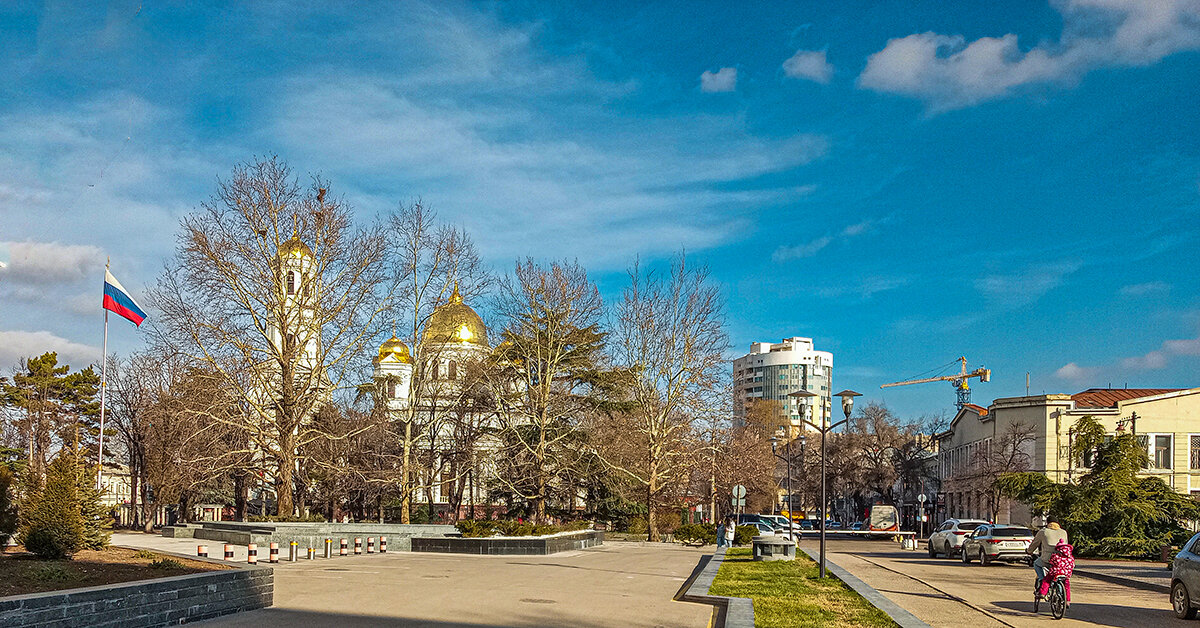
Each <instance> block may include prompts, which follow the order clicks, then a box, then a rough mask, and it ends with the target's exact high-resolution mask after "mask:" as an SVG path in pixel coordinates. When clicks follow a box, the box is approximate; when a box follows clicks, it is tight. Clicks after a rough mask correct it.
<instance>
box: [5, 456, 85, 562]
mask: <svg viewBox="0 0 1200 628" xmlns="http://www.w3.org/2000/svg"><path fill="white" fill-rule="evenodd" d="M79 475H80V473H79V469H78V467H77V465H76V462H75V458H74V456H67V455H60V456H58V457H57V458H55V459H54V461H53V462H51V463H50V467H49V468H48V469H47V470H46V484H45V486H37V485H36V484H35V483H33V482H31V483H30V484H31V486H30V487H29V489H28V491H27V495H26V498H25V501H24V503H23V504H22V505H21V541H22V543H24V545H25V549H27V550H29V551H31V552H33V553H34V554H37V555H38V556H40V557H42V558H51V559H59V558H67V557H69V556H71V555H72V554H74V553H75V552H76V551H78V550H79V549H80V548H82V547H83V546H84V541H85V538H84V537H85V523H84V519H83V513H82V505H81V503H80V495H79V486H78V480H79Z"/></svg>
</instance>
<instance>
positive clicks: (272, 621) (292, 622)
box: [194, 608, 611, 628]
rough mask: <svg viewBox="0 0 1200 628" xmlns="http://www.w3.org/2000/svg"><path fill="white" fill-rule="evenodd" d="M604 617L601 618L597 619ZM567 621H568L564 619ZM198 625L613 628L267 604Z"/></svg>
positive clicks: (264, 627) (575, 620) (539, 620)
mask: <svg viewBox="0 0 1200 628" xmlns="http://www.w3.org/2000/svg"><path fill="white" fill-rule="evenodd" d="M598 621H602V620H598ZM564 622H567V623H564ZM194 625H196V626H206V627H212V628H217V627H218V626H219V627H222V628H224V627H229V628H232V627H236V626H247V627H249V626H253V627H254V628H274V627H276V626H289V627H290V626H334V627H336V628H383V627H385V626H389V627H393V628H394V627H397V626H399V627H402V628H560V627H561V626H566V625H570V626H572V627H577V628H611V624H606V623H580V622H579V621H578V618H570V619H568V618H565V617H564V618H560V619H558V620H554V619H548V618H545V617H538V618H532V617H531V618H527V619H522V620H517V621H515V622H513V621H509V622H505V623H496V624H480V623H474V622H459V621H447V620H440V619H417V618H412V617H378V616H368V615H351V614H347V613H328V612H316V611H299V610H285V609H279V608H267V609H263V610H259V611H250V612H248V613H238V614H237V615H228V616H225V617H218V618H216V619H210V620H208V621H202V622H196V623H195V624H194Z"/></svg>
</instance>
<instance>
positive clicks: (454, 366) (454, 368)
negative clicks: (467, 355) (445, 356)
mask: <svg viewBox="0 0 1200 628" xmlns="http://www.w3.org/2000/svg"><path fill="white" fill-rule="evenodd" d="M446 379H450V380H454V379H458V363H457V362H455V361H454V360H450V363H449V364H447V365H446Z"/></svg>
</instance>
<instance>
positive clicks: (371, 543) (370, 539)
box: [367, 536, 375, 554]
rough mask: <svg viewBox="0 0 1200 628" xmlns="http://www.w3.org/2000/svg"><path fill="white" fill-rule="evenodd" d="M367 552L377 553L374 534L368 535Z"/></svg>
mask: <svg viewBox="0 0 1200 628" xmlns="http://www.w3.org/2000/svg"><path fill="white" fill-rule="evenodd" d="M367 553H368V554H374V553H375V537H373V536H368V537H367Z"/></svg>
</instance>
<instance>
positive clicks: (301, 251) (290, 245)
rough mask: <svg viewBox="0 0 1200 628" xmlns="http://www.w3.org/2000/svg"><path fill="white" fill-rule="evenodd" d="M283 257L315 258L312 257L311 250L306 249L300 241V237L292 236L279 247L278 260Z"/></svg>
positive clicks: (306, 246)
mask: <svg viewBox="0 0 1200 628" xmlns="http://www.w3.org/2000/svg"><path fill="white" fill-rule="evenodd" d="M285 257H307V258H309V259H312V258H313V257H316V256H315V255H313V252H312V249H310V248H308V245H307V244H305V243H303V242H301V241H300V236H297V235H293V236H292V237H291V238H290V239H288V240H287V241H286V242H284V243H283V244H280V245H279V258H280V259H283V258H285Z"/></svg>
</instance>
